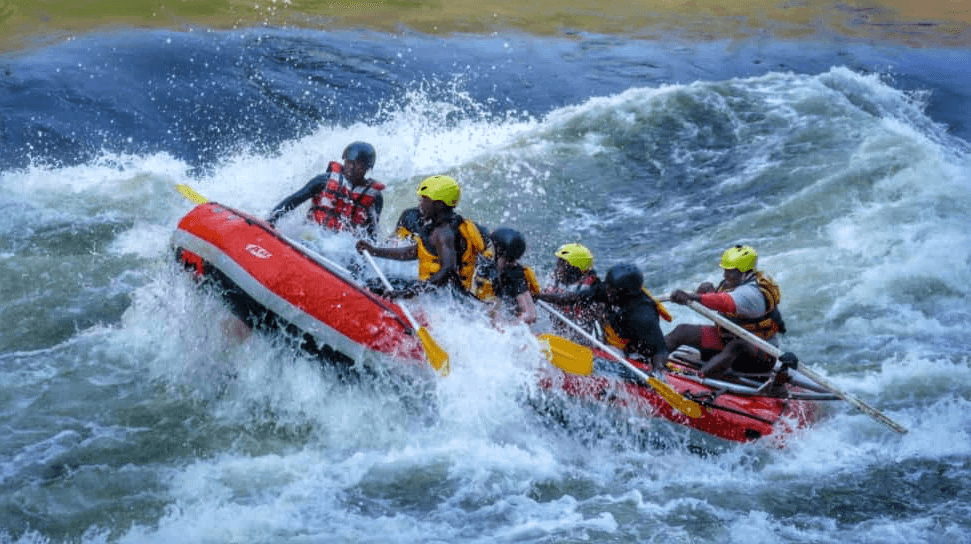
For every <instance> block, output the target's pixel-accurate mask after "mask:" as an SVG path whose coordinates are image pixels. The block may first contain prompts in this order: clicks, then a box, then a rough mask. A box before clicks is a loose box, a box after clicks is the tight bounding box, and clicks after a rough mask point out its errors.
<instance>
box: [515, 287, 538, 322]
mask: <svg viewBox="0 0 971 544" xmlns="http://www.w3.org/2000/svg"><path fill="white" fill-rule="evenodd" d="M516 306H517V307H518V308H519V317H520V318H522V320H523V321H524V322H526V323H535V322H536V305H534V304H533V294H532V293H530V292H529V290H528V289H527V290H526V291H523V292H522V293H519V296H517V297H516Z"/></svg>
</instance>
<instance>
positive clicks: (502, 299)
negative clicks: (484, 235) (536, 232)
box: [475, 227, 539, 323]
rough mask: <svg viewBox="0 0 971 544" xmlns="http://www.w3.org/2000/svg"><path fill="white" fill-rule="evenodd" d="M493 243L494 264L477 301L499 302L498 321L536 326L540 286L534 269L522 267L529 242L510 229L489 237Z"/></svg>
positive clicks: (493, 313) (495, 311) (489, 269)
mask: <svg viewBox="0 0 971 544" xmlns="http://www.w3.org/2000/svg"><path fill="white" fill-rule="evenodd" d="M489 240H490V241H491V242H492V250H493V255H494V260H493V263H492V266H490V267H488V271H487V272H485V271H484V273H483V281H482V282H481V284H480V285H479V286H478V290H477V292H476V293H475V294H476V297H477V298H479V299H481V300H484V301H487V302H488V301H495V302H496V304H495V306H494V307H493V309H492V311H491V314H492V316H493V320H494V321H514V320H515V319H521V320H522V321H523V322H525V323H535V322H536V306H535V305H534V304H533V296H535V295H537V294H539V282H538V281H537V280H536V273H535V272H533V270H532V268H530V267H528V266H523V265H522V264H520V263H519V259H520V258H522V256H523V254H524V253H526V240H525V239H524V238H523V235H522V234H520V232H519V231H517V230H514V229H511V228H509V227H499V228H497V229H496V230H495V231H493V232H492V234H490V235H489Z"/></svg>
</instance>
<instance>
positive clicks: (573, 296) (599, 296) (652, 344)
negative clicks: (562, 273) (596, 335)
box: [542, 263, 668, 370]
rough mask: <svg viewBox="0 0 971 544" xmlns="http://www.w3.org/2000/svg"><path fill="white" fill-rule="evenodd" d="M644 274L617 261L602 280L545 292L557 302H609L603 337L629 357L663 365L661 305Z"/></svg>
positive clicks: (547, 297)
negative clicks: (570, 290)
mask: <svg viewBox="0 0 971 544" xmlns="http://www.w3.org/2000/svg"><path fill="white" fill-rule="evenodd" d="M643 284H644V275H643V274H642V273H641V271H640V270H639V269H638V268H637V267H636V266H634V265H633V264H626V263H625V264H616V265H614V266H612V267H611V268H610V270H609V271H607V277H606V278H604V281H603V282H600V283H596V284H594V285H592V286H590V287H589V288H586V289H583V290H581V291H579V292H575V293H565V294H545V295H543V297H542V298H543V299H544V300H546V301H549V302H552V303H554V304H576V303H584V302H585V303H591V302H600V303H603V304H605V305H606V307H607V313H606V316H605V318H604V327H603V329H604V337H605V339H606V342H607V343H608V344H610V345H612V346H614V347H617V348H620V349H621V350H623V352H624V355H625V356H626V357H629V358H634V359H640V360H642V361H644V362H646V363H649V364H650V365H651V367H653V368H654V369H655V370H660V369H662V368H664V362H665V360H667V356H668V348H667V346H666V345H665V343H664V334H663V333H662V332H661V324H660V313H659V309H658V304H657V302H656V301H655V300H654V298H653V297H651V296H650V295H649V294H648V293H647V292H646V291H645V290H644V287H643Z"/></svg>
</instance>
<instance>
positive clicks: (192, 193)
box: [175, 183, 209, 204]
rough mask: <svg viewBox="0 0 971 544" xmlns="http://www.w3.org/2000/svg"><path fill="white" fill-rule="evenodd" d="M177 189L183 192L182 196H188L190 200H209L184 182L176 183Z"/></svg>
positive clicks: (197, 201) (202, 201) (195, 201)
mask: <svg viewBox="0 0 971 544" xmlns="http://www.w3.org/2000/svg"><path fill="white" fill-rule="evenodd" d="M175 190H176V191H178V192H180V193H182V196H184V197H186V198H187V199H189V201H191V202H193V203H195V204H205V203H206V202H209V199H208V198H206V197H204V196H202V195H200V194H199V193H198V192H197V191H196V190H195V189H193V188H192V187H189V186H188V185H186V184H184V183H179V184H178V185H176V186H175Z"/></svg>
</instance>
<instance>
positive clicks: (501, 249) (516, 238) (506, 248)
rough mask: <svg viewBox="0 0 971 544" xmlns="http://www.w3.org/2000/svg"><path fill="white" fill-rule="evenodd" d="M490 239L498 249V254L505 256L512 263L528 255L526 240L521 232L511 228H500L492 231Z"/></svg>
mask: <svg viewBox="0 0 971 544" xmlns="http://www.w3.org/2000/svg"><path fill="white" fill-rule="evenodd" d="M489 238H490V239H491V240H492V244H493V245H494V246H495V247H496V254H497V255H498V256H505V257H506V258H507V259H509V260H510V261H515V260H516V259H518V258H520V257H522V256H523V253H526V240H525V239H524V238H523V235H522V234H519V231H516V230H513V229H511V228H509V227H499V228H497V229H496V230H494V231H492V234H490V235H489Z"/></svg>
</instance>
